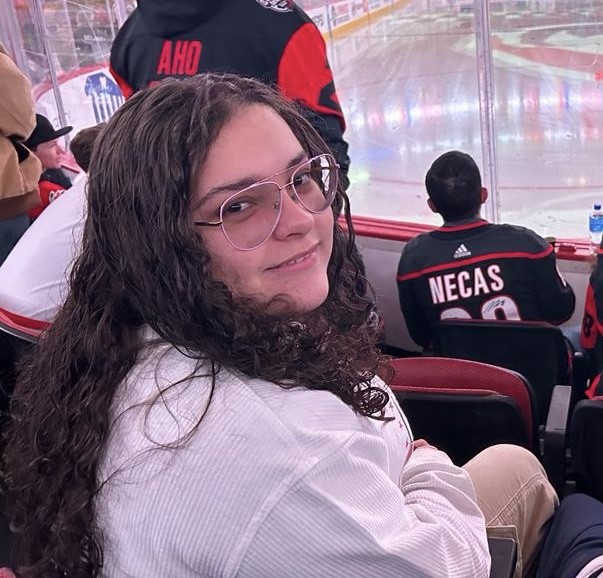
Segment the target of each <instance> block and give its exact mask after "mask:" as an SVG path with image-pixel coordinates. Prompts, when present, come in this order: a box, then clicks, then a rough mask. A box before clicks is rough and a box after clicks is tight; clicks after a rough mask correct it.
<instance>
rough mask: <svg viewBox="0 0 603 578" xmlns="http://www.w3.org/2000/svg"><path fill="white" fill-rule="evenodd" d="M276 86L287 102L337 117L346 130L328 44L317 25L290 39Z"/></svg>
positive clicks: (310, 26)
mask: <svg viewBox="0 0 603 578" xmlns="http://www.w3.org/2000/svg"><path fill="white" fill-rule="evenodd" d="M277 85H278V87H279V88H280V90H281V92H282V93H283V94H284V95H285V96H287V97H288V98H290V99H292V100H296V101H298V102H301V103H302V104H305V105H306V106H307V107H309V108H311V109H312V110H315V111H316V112H318V113H320V114H332V115H334V116H336V117H337V118H338V120H339V122H340V124H341V127H342V129H344V130H345V121H344V119H343V113H342V111H341V106H340V104H339V98H338V97H337V93H336V92H335V83H334V80H333V73H332V72H331V69H330V68H329V63H328V61H327V52H326V47H325V41H324V39H323V37H322V35H321V34H320V31H319V30H318V29H317V28H316V26H315V25H314V24H312V23H307V24H304V25H303V26H302V27H301V28H299V29H298V30H296V32H295V33H294V34H293V35H292V36H291V38H290V39H289V42H288V43H287V46H285V50H284V51H283V55H282V57H281V59H280V62H279V65H278V72H277Z"/></svg>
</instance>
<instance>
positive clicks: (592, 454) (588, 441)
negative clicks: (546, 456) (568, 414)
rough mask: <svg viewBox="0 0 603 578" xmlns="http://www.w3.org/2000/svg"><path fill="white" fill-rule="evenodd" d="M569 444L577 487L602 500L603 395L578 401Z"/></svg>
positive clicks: (579, 490)
mask: <svg viewBox="0 0 603 578" xmlns="http://www.w3.org/2000/svg"><path fill="white" fill-rule="evenodd" d="M569 444H570V448H571V453H572V469H573V475H574V476H575V479H576V490H577V491H578V492H584V493H585V494H589V495H591V496H593V497H594V498H597V499H599V500H603V397H595V398H593V399H586V400H582V401H579V402H578V403H577V404H576V407H575V408H574V411H573V414H572V421H571V426H570V435H569Z"/></svg>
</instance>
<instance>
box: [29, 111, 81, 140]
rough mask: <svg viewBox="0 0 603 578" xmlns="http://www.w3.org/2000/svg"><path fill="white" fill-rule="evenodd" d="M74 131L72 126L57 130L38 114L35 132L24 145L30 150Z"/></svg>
mask: <svg viewBox="0 0 603 578" xmlns="http://www.w3.org/2000/svg"><path fill="white" fill-rule="evenodd" d="M72 130H73V127H72V126H64V127H62V128H60V129H59V130H55V129H54V127H53V126H52V124H51V122H50V121H49V120H48V119H47V118H46V117H45V116H44V115H43V114H36V128H34V131H33V132H32V133H31V135H30V136H29V138H28V139H27V140H26V141H25V142H24V143H23V144H24V145H25V146H26V147H27V148H28V149H33V148H35V147H37V146H38V145H39V144H42V143H43V142H48V141H51V140H54V139H55V138H59V137H61V136H64V135H66V134H67V133H68V132H71V131H72Z"/></svg>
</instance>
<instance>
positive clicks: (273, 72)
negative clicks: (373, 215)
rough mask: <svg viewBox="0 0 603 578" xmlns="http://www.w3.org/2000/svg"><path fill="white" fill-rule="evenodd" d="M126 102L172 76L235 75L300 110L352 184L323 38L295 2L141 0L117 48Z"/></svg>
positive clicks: (115, 64) (114, 65)
mask: <svg viewBox="0 0 603 578" xmlns="http://www.w3.org/2000/svg"><path fill="white" fill-rule="evenodd" d="M110 64H111V66H110V70H111V74H112V75H113V77H114V78H115V80H116V82H117V83H118V85H119V87H120V88H121V90H122V92H123V94H124V96H125V97H126V98H129V97H130V96H131V95H132V94H133V93H134V92H136V91H138V90H141V89H142V88H144V87H146V86H149V85H150V84H154V83H156V82H159V81H161V80H163V79H164V78H168V77H179V78H184V77H187V76H193V75H195V74H199V73H202V72H234V73H236V74H240V75H243V76H248V77H253V78H257V79H258V80H261V81H262V82H264V83H266V84H270V85H272V86H275V87H277V88H278V89H279V90H280V91H281V93H282V94H284V95H285V96H286V97H288V98H290V99H291V100H294V101H295V102H297V103H298V104H300V105H301V107H302V111H303V112H304V116H305V117H306V118H307V119H308V120H309V121H310V122H311V123H312V125H313V126H314V128H315V129H316V130H317V132H318V133H319V134H320V136H321V137H322V138H323V140H324V141H325V142H326V143H327V145H328V146H329V148H330V149H331V152H332V153H333V155H334V157H335V159H336V160H337V163H338V164H339V167H340V180H341V182H342V184H343V185H344V189H345V188H347V185H348V177H347V174H348V167H349V164H350V159H349V157H348V152H347V151H348V144H347V143H346V141H345V140H344V139H343V132H344V130H345V121H344V118H343V112H342V110H341V106H340V104H339V99H338V97H337V92H336V90H335V83H334V80H333V73H332V72H331V68H330V66H329V62H328V60H327V54H326V48H325V43H324V40H323V38H322V35H321V33H320V31H319V30H318V28H317V27H316V25H315V24H314V23H313V22H312V20H311V19H310V17H309V16H308V15H307V14H306V13H305V12H304V11H303V10H302V9H301V8H300V7H299V6H297V5H296V4H295V3H294V2H292V1H291V0H180V1H179V2H166V1H165V0H139V1H138V6H137V8H136V9H135V10H134V12H132V14H131V15H130V17H129V18H128V19H127V20H126V22H125V23H124V24H123V26H122V27H121V28H120V30H119V32H118V34H117V36H116V38H115V40H114V42H113V45H112V47H111V62H110Z"/></svg>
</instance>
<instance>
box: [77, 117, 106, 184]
mask: <svg viewBox="0 0 603 578" xmlns="http://www.w3.org/2000/svg"><path fill="white" fill-rule="evenodd" d="M105 125H106V123H104V122H101V123H99V124H95V125H94V126H90V127H88V128H84V129H82V130H81V131H80V132H78V133H77V134H76V135H75V136H74V137H73V139H71V142H70V143H69V149H70V150H71V154H72V155H73V158H74V159H75V162H76V163H77V164H78V165H79V167H80V168H81V169H82V170H83V171H84V172H85V173H87V172H88V167H89V166H90V161H91V160H92V151H93V150H94V144H95V143H96V139H97V138H98V135H99V134H100V133H101V131H102V130H103V129H104V128H105Z"/></svg>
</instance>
